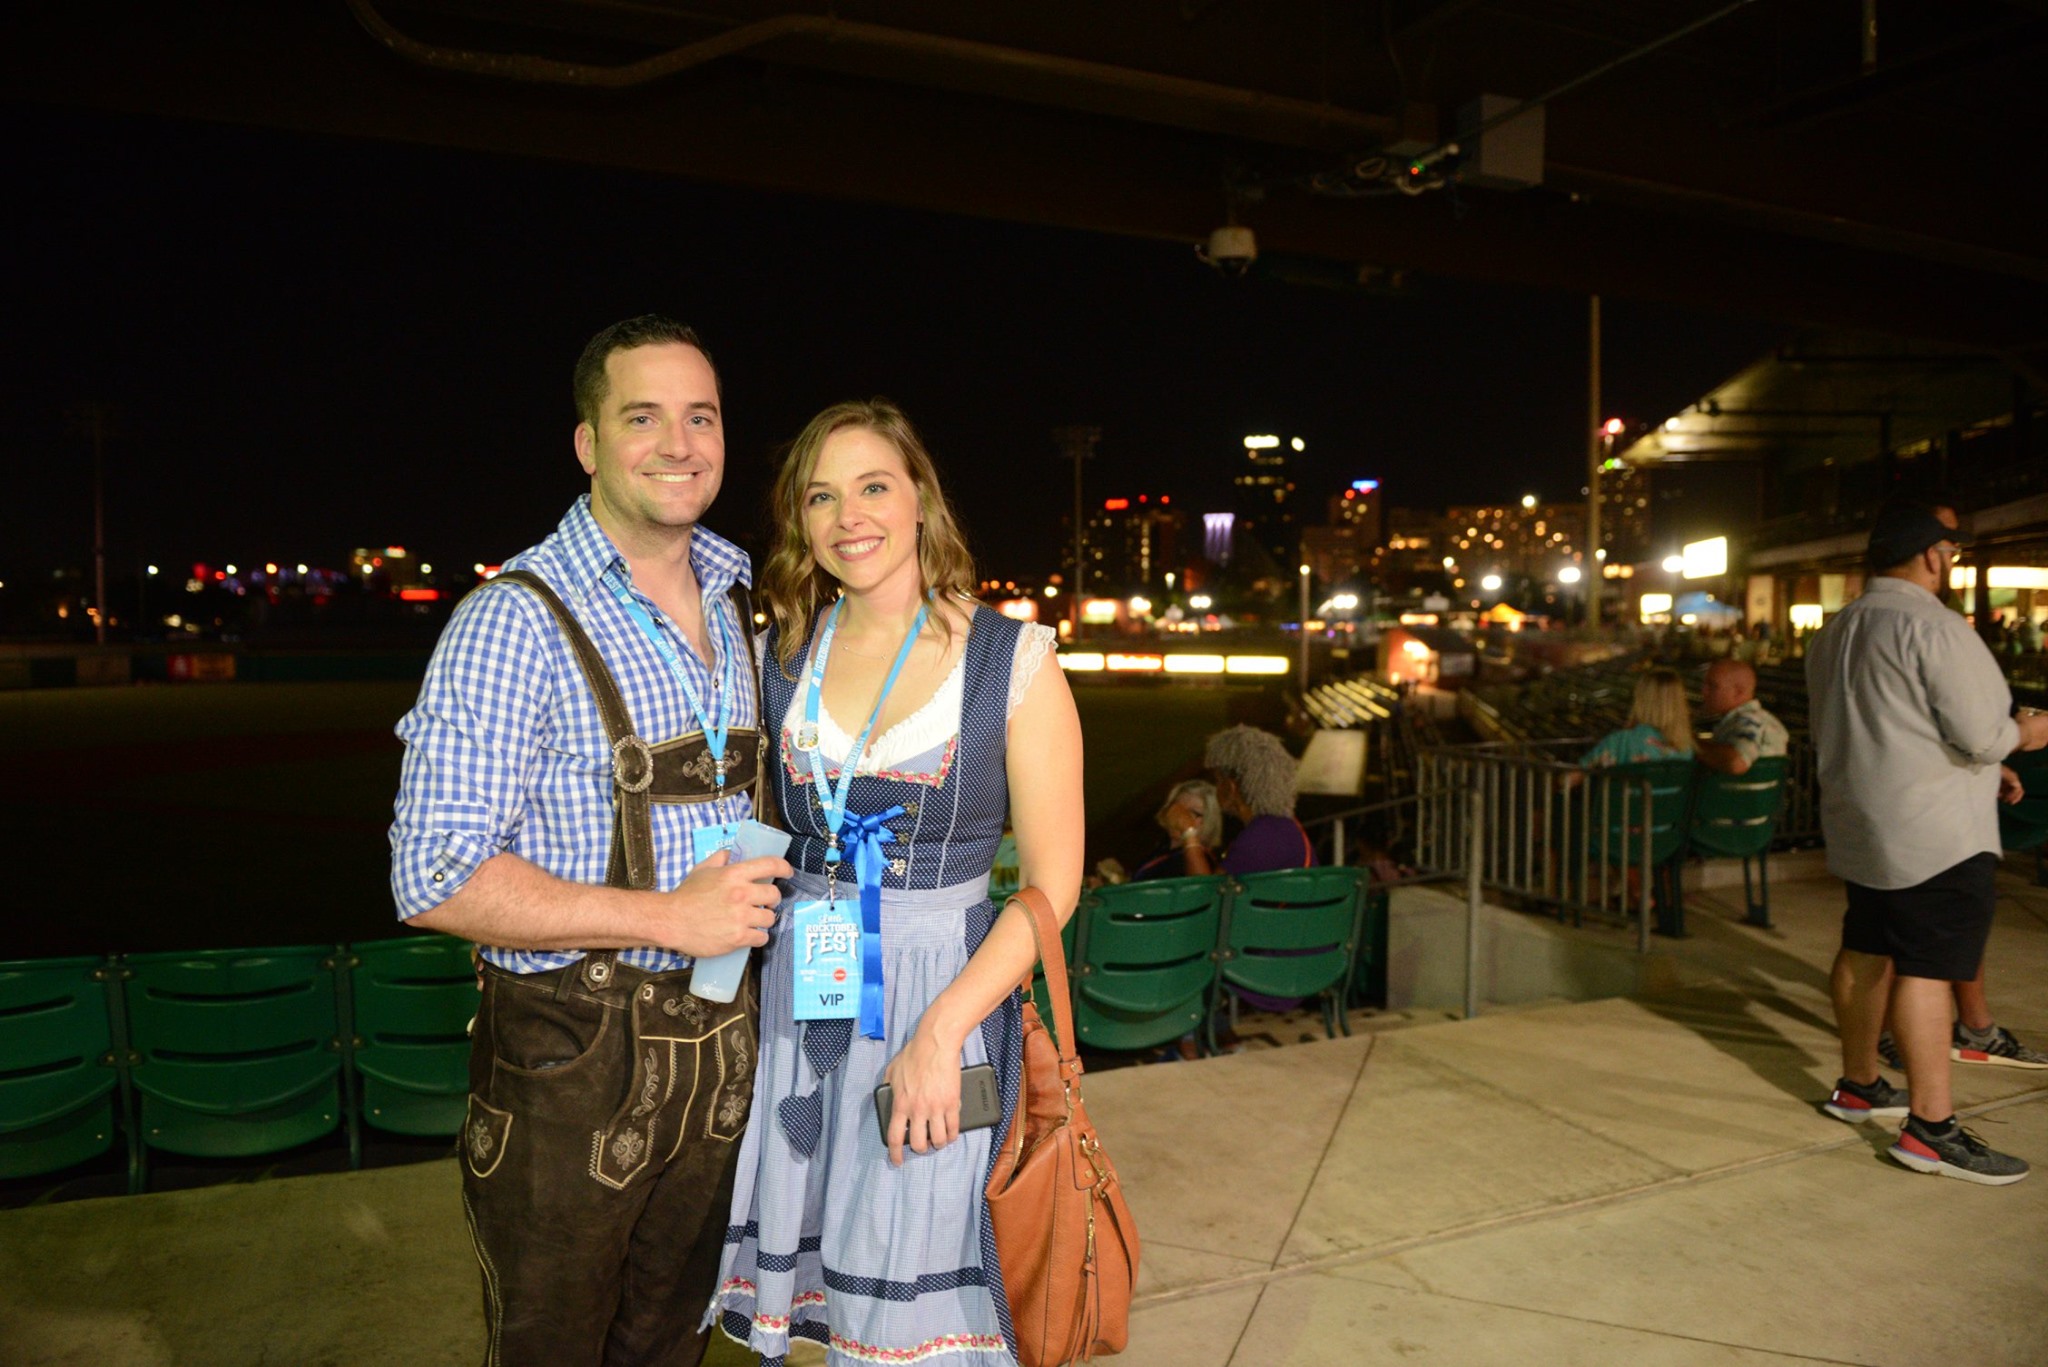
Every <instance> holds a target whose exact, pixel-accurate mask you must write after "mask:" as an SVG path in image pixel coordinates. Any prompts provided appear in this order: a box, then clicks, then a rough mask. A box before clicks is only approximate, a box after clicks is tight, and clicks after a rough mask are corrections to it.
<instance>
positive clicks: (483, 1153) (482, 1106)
mask: <svg viewBox="0 0 2048 1367" xmlns="http://www.w3.org/2000/svg"><path fill="white" fill-rule="evenodd" d="M511 1137H512V1112H510V1111H501V1110H499V1109H498V1108H497V1107H496V1106H493V1105H491V1104H490V1103H489V1102H487V1101H484V1100H483V1099H482V1098H480V1097H478V1096H477V1095H476V1094H475V1093H474V1092H472V1093H471V1094H470V1097H469V1114H468V1115H466V1116H465V1117H464V1118H463V1121H462V1161H463V1163H464V1165H466V1166H467V1167H468V1168H469V1170H470V1172H471V1173H472V1174H473V1175H475V1176H477V1177H489V1176H490V1175H491V1174H492V1173H493V1172H496V1171H497V1169H498V1164H500V1163H501V1162H503V1161H504V1160H505V1145H506V1143H507V1142H508V1141H509V1140H510V1139H511Z"/></svg>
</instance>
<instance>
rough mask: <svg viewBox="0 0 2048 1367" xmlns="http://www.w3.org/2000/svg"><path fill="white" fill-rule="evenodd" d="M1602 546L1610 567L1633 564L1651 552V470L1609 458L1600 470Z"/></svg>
mask: <svg viewBox="0 0 2048 1367" xmlns="http://www.w3.org/2000/svg"><path fill="white" fill-rule="evenodd" d="M1600 544H1601V545H1602V546H1604V547H1606V549H1607V563H1608V564H1610V565H1633V564H1634V563H1636V562H1637V561H1638V560H1642V559H1644V558H1646V557H1647V556H1648V555H1649V553H1650V471H1649V468H1648V467H1647V466H1643V465H1630V464H1629V463H1627V462H1626V461H1623V460H1620V459H1618V458H1616V459H1610V460H1608V461H1607V462H1606V463H1605V464H1603V465H1602V466H1601V467H1600Z"/></svg>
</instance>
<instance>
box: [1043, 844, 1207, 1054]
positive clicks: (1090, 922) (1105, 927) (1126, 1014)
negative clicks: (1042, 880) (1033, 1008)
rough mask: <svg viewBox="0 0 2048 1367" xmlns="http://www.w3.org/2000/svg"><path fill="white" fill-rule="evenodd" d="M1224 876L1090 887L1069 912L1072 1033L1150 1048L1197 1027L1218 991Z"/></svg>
mask: <svg viewBox="0 0 2048 1367" xmlns="http://www.w3.org/2000/svg"><path fill="white" fill-rule="evenodd" d="M1228 895H1229V894H1228V891H1227V884H1226V883H1225V881H1224V879H1223V878H1221V877H1219V876H1211V877H1205V878H1158V879H1152V880H1149V881H1147V882H1143V883H1122V884H1118V885H1116V886H1114V887H1102V888H1093V889H1090V890H1089V891H1087V892H1085V893H1083V894H1082V896H1081V905H1080V907H1079V909H1078V910H1076V911H1075V913H1074V920H1075V921H1076V922H1078V923H1079V933H1078V935H1077V936H1076V937H1075V945H1074V950H1073V952H1072V953H1071V954H1070V955H1069V956H1068V958H1069V962H1070V963H1071V964H1072V965H1073V973H1072V975H1071V976H1072V980H1073V990H1074V1002H1073V1006H1074V1033H1075V1034H1076V1035H1077V1036H1079V1040H1078V1043H1079V1044H1081V1045H1084V1046H1087V1047H1090V1048H1094V1049H1151V1048H1155V1047H1157V1046H1158V1045H1162V1044H1168V1043H1171V1042H1173V1041H1174V1040H1178V1039H1179V1038H1180V1037H1181V1036H1183V1035H1186V1034H1188V1033H1190V1032H1191V1031H1198V1030H1200V1029H1201V1028H1202V1027H1203V1023H1204V1022H1205V1021H1206V1020H1207V1019H1208V1017H1209V1014H1210V1009H1211V1007H1212V1006H1213V1004H1214V1000H1215V989H1216V945H1217V939H1218V936H1219V934H1220V932H1221V928H1222V924H1223V909H1224V904H1225V902H1226V901H1227V900H1228Z"/></svg>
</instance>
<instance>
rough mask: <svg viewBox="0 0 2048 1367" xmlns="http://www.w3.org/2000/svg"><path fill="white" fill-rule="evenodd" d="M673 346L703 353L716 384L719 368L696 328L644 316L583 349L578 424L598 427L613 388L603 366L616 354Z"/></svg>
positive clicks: (662, 316) (578, 369)
mask: <svg viewBox="0 0 2048 1367" xmlns="http://www.w3.org/2000/svg"><path fill="white" fill-rule="evenodd" d="M671 342H680V343H682V344H683V345H684V346H693V347H695V348H697V350H698V351H700V352H702V353H703V356H704V363H705V364H706V365H709V366H710V367H711V378H712V382H713V383H714V384H715V383H717V380H718V366H717V365H716V364H715V363H714V362H713V361H712V359H711V353H710V352H709V351H708V350H706V349H705V346H704V343H703V341H702V340H701V339H699V338H698V336H697V331H696V329H695V328H692V327H688V326H686V325H684V324H682V323H678V322H677V321H676V320H675V319H673V318H671V317H669V316H668V315H667V314H664V313H643V314H641V315H640V316H639V317H638V318H628V319H625V320H624V321H622V322H617V323H613V324H612V325H611V326H610V327H608V328H606V329H605V330H604V331H602V332H600V333H598V334H597V336H595V337H593V338H591V339H590V341H589V343H588V344H587V345H586V346H585V347H584V348H583V354H582V355H581V356H578V357H577V358H576V375H575V380H574V386H575V392H576V417H577V420H578V421H580V422H587V423H589V424H590V425H591V426H593V427H595V426H596V425H597V417H598V413H599V411H600V410H601V409H602V408H603V407H604V401H605V396H606V394H607V393H608V391H609V390H610V388H611V383H610V381H609V380H608V379H607V378H606V376H605V373H604V365H605V362H606V361H608V360H610V359H611V354H612V353H613V352H614V351H631V350H632V349H633V348H634V347H643V346H662V345H666V344H668V343H671Z"/></svg>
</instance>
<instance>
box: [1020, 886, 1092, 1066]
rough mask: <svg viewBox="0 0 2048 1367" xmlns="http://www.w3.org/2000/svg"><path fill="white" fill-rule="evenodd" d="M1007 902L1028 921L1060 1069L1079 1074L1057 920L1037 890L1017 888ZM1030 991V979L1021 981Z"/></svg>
mask: <svg viewBox="0 0 2048 1367" xmlns="http://www.w3.org/2000/svg"><path fill="white" fill-rule="evenodd" d="M1009 901H1011V902H1019V903H1022V904H1023V907H1024V910H1025V912H1026V913H1027V914H1028V915H1029V916H1030V918H1031V938H1032V939H1033V940H1035V941H1037V942H1038V959H1039V962H1041V963H1043V964H1044V965H1045V993H1046V996H1048V997H1050V998H1051V999H1052V1023H1053V1033H1054V1034H1055V1035H1056V1036H1057V1037H1058V1044H1059V1050H1060V1067H1061V1069H1062V1071H1064V1072H1065V1073H1067V1074H1068V1075H1069V1076H1072V1075H1074V1074H1078V1073H1079V1072H1080V1071H1081V1058H1080V1055H1079V1054H1078V1053H1076V1052H1075V1045H1074V1004H1073V998H1072V997H1070V996H1069V995H1068V988H1067V947H1066V945H1064V944H1063V943H1061V941H1060V918H1059V917H1058V916H1057V915H1055V914H1054V912H1053V909H1052V903H1051V902H1050V901H1048V900H1047V899H1046V895H1045V894H1044V893H1042V892H1040V891H1039V890H1038V889H1037V888H1019V889H1018V890H1017V891H1016V892H1013V893H1011V894H1010V897H1009ZM1024 990H1025V992H1026V993H1027V994H1028V993H1029V992H1030V991H1031V978H1030V976H1029V975H1028V974H1027V975H1026V977H1025V979H1024Z"/></svg>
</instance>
